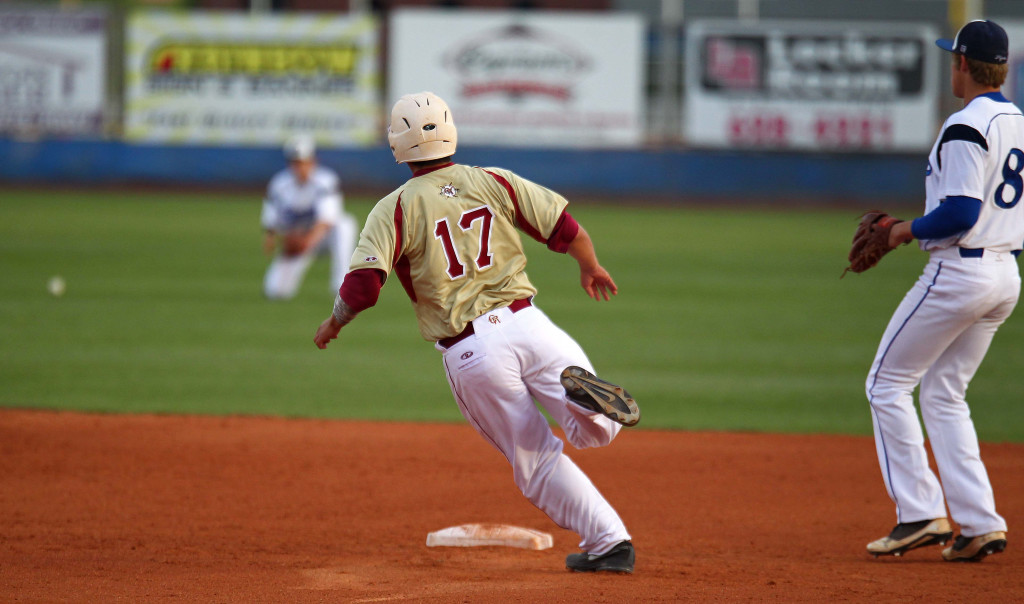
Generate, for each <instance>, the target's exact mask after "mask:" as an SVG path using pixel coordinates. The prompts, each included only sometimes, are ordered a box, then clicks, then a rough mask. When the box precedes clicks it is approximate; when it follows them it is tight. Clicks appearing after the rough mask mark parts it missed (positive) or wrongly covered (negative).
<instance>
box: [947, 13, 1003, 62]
mask: <svg viewBox="0 0 1024 604" xmlns="http://www.w3.org/2000/svg"><path fill="white" fill-rule="evenodd" d="M935 45H936V46H938V47H939V48H941V49H942V50H948V51H949V52H958V53H960V54H962V55H964V56H965V57H967V58H968V59H974V60H975V61H981V62H982V63H995V64H997V65H1002V64H1003V63H1006V60H1007V58H1008V57H1009V56H1010V43H1009V40H1008V39H1007V37H1006V30H1005V29H1003V28H1002V27H1000V26H999V24H997V23H995V22H993V21H983V20H981V19H978V20H976V21H971V22H970V23H968V24H967V25H964V26H963V27H961V28H960V31H958V32H956V37H955V38H953V39H952V40H950V39H948V38H943V39H941V40H936V41H935Z"/></svg>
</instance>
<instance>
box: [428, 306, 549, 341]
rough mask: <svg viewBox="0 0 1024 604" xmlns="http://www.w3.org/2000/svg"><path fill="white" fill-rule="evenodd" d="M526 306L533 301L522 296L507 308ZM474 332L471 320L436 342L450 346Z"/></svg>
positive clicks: (513, 308)
mask: <svg viewBox="0 0 1024 604" xmlns="http://www.w3.org/2000/svg"><path fill="white" fill-rule="evenodd" d="M527 306H533V303H532V302H530V299H529V298H522V299H520V300H516V301H515V302H513V303H512V304H509V305H508V309H509V310H511V311H512V312H519V311H521V310H523V309H524V308H526V307H527ZM474 333H476V330H475V329H473V322H472V321H470V322H469V323H468V324H467V325H466V328H465V329H463V330H462V333H460V334H457V335H454V336H452V337H450V338H441V339H440V340H438V341H437V343H438V344H440V345H441V346H444V347H445V348H451V347H452V346H455V345H456V344H458V343H459V342H461V341H463V340H465V339H466V338H468V337H469V336H471V335H473V334H474Z"/></svg>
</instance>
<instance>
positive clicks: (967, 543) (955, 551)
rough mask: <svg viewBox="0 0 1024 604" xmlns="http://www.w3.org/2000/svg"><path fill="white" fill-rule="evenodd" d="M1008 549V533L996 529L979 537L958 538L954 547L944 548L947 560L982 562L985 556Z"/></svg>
mask: <svg viewBox="0 0 1024 604" xmlns="http://www.w3.org/2000/svg"><path fill="white" fill-rule="evenodd" d="M1005 549H1006V533H1004V532H1003V531H995V532H992V533H985V534H984V535H979V536H977V537H964V536H963V535H960V536H959V537H957V538H956V541H955V542H954V543H953V546H952V547H947V548H946V549H944V550H942V559H943V560H945V561H946V562H981V561H982V560H983V559H984V558H985V556H989V555H991V554H998V553H1001V552H1002V551H1004V550H1005Z"/></svg>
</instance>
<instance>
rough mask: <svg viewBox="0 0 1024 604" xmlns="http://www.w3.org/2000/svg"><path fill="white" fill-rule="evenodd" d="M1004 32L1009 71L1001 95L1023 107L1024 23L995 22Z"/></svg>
mask: <svg viewBox="0 0 1024 604" xmlns="http://www.w3.org/2000/svg"><path fill="white" fill-rule="evenodd" d="M997 23H999V24H1000V25H1002V26H1003V29H1005V30H1006V36H1007V38H1009V40H1010V60H1009V65H1010V70H1009V72H1008V73H1007V76H1006V84H1005V85H1004V86H1003V94H1004V95H1006V98H1008V99H1010V100H1011V101H1013V102H1014V103H1016V105H1017V106H1018V107H1020V106H1021V105H1024V21H1007V22H1005V23H1004V22H1003V21H997Z"/></svg>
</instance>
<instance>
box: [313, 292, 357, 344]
mask: <svg viewBox="0 0 1024 604" xmlns="http://www.w3.org/2000/svg"><path fill="white" fill-rule="evenodd" d="M356 314H357V313H356V311H354V310H352V307H351V306H349V305H348V304H347V303H346V302H345V301H344V300H342V299H341V296H340V295H339V296H338V297H336V298H335V299H334V310H333V311H332V312H331V316H329V317H327V318H326V319H324V322H323V323H321V324H320V327H317V329H316V335H315V336H313V342H314V343H315V344H316V347H317V348H319V349H321V350H323V349H324V348H327V344H328V343H329V342H330V341H331V340H334V339H336V338H337V337H338V333H340V332H341V328H342V327H344V326H346V325H348V324H349V322H350V321H352V319H354V318H355V316H356Z"/></svg>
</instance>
